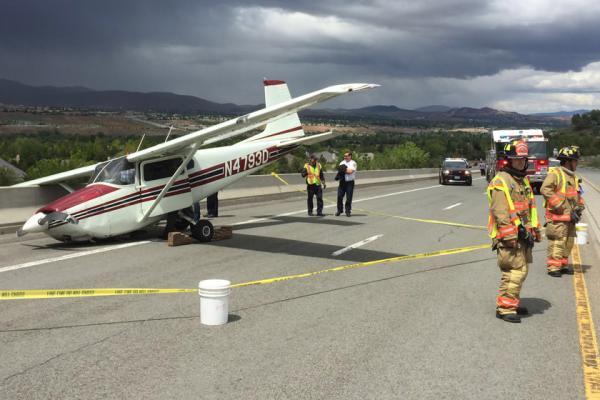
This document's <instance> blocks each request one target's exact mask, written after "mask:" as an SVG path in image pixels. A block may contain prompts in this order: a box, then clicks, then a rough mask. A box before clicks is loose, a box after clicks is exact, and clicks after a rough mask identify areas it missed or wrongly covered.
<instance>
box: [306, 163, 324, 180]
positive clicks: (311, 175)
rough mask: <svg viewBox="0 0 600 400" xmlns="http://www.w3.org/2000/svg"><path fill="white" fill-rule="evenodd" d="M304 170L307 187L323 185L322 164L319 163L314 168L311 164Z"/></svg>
mask: <svg viewBox="0 0 600 400" xmlns="http://www.w3.org/2000/svg"><path fill="white" fill-rule="evenodd" d="M304 168H306V172H307V173H308V175H306V184H307V185H320V184H321V178H319V176H321V164H320V163H317V165H315V166H314V167H313V166H312V165H310V164H308V163H307V164H304Z"/></svg>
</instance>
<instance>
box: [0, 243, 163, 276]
mask: <svg viewBox="0 0 600 400" xmlns="http://www.w3.org/2000/svg"><path fill="white" fill-rule="evenodd" d="M147 243H152V242H151V241H149V240H144V241H141V242H133V243H124V244H118V245H114V246H106V247H101V248H99V249H93V250H87V251H80V252H79V253H72V254H67V255H64V256H60V257H51V258H45V259H43V260H37V261H30V262H26V263H23V264H16V265H10V266H8V267H2V268H0V272H8V271H14V270H17V269H21V268H29V267H35V266H37V265H42V264H48V263H51V262H55V261H63V260H68V259H70V258H77V257H83V256H89V255H91V254H97V253H104V252H106V251H111V250H119V249H124V248H126V247H133V246H139V245H141V244H147Z"/></svg>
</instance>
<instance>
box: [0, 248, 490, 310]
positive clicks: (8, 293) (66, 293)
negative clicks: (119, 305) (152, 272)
mask: <svg viewBox="0 0 600 400" xmlns="http://www.w3.org/2000/svg"><path fill="white" fill-rule="evenodd" d="M489 248H490V245H489V244H480V245H476V246H468V247H460V248H455V249H447V250H437V251H431V252H428V253H419V254H411V255H405V256H398V257H391V258H383V259H380V260H374V261H367V262H362V263H356V264H349V265H342V266H339V267H334V268H329V269H323V270H320V271H313V272H306V273H303V274H296V275H288V276H278V277H274V278H267V279H260V280H256V281H250V282H242V283H236V284H234V285H231V287H232V288H239V287H243V286H252V285H266V284H269V283H275V282H282V281H289V280H292V279H300V278H308V277H310V276H315V275H319V274H324V273H327V272H339V271H344V270H347V269H353V268H362V267H369V266H373V265H379V264H386V263H391V262H399V261H406V260H418V259H422V258H431V257H439V256H443V255H450V254H458V253H466V252H470V251H475V250H480V249H489ZM197 291H198V289H145V288H127V289H121V288H116V289H115V288H103V289H93V288H91V289H41V290H40V289H33V290H0V300H19V299H54V298H64V297H71V298H73V297H95V296H128V295H140V294H169V293H196V292H197Z"/></svg>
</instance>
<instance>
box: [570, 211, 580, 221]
mask: <svg viewBox="0 0 600 400" xmlns="http://www.w3.org/2000/svg"><path fill="white" fill-rule="evenodd" d="M580 220H581V214H579V213H578V212H577V211H573V212H572V213H571V222H572V223H574V224H576V223H578V222H579V221H580Z"/></svg>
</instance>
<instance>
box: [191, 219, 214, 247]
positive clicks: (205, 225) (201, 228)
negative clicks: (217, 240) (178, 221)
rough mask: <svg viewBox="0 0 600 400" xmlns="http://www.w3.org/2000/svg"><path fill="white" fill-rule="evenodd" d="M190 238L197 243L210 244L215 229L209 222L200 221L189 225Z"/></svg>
mask: <svg viewBox="0 0 600 400" xmlns="http://www.w3.org/2000/svg"><path fill="white" fill-rule="evenodd" d="M190 230H191V231H192V236H193V237H194V239H196V240H198V241H199V242H203V243H206V242H210V241H211V240H212V238H213V236H214V234H215V228H214V226H213V224H211V223H210V221H207V220H205V219H201V220H200V221H199V222H198V223H197V224H195V225H194V224H191V225H190Z"/></svg>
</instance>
